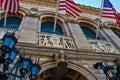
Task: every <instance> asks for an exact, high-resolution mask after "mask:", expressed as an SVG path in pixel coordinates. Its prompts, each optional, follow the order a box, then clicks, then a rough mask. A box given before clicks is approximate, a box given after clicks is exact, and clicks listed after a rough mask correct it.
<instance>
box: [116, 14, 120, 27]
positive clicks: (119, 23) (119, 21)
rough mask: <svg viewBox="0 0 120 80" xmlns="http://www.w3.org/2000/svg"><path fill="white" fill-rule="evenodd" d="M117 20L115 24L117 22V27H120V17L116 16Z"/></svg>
mask: <svg viewBox="0 0 120 80" xmlns="http://www.w3.org/2000/svg"><path fill="white" fill-rule="evenodd" d="M116 17H117V19H116V22H117V25H118V27H120V15H118V14H117V15H116Z"/></svg>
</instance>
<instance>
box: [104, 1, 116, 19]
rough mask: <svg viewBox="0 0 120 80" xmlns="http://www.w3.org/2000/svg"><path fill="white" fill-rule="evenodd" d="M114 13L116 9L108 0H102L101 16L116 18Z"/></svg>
mask: <svg viewBox="0 0 120 80" xmlns="http://www.w3.org/2000/svg"><path fill="white" fill-rule="evenodd" d="M115 14H116V10H115V9H114V7H113V5H112V4H111V3H110V1H109V0H104V4H103V12H102V17H103V18H116V16H115Z"/></svg>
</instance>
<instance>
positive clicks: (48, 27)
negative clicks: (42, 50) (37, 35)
mask: <svg viewBox="0 0 120 80" xmlns="http://www.w3.org/2000/svg"><path fill="white" fill-rule="evenodd" d="M53 29H54V22H43V23H42V24H41V32H45V33H54V34H60V35H62V34H63V31H62V28H61V26H60V25H59V24H56V30H55V32H54V31H53Z"/></svg>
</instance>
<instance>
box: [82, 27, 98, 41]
mask: <svg viewBox="0 0 120 80" xmlns="http://www.w3.org/2000/svg"><path fill="white" fill-rule="evenodd" d="M81 28H82V30H83V32H84V34H85V36H86V38H87V39H95V38H96V34H95V32H94V31H92V30H91V29H89V28H87V27H81Z"/></svg>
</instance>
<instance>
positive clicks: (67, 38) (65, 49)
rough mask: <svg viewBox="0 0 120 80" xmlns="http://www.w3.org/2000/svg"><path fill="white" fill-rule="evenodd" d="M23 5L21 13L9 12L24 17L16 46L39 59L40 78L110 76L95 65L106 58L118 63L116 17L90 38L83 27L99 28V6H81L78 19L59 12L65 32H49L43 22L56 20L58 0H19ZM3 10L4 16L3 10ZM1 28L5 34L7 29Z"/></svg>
mask: <svg viewBox="0 0 120 80" xmlns="http://www.w3.org/2000/svg"><path fill="white" fill-rule="evenodd" d="M20 6H21V7H20V11H19V13H18V14H12V13H8V17H9V16H12V17H17V18H20V19H21V23H20V26H19V28H18V29H17V30H15V31H16V37H18V38H19V39H18V43H17V47H18V48H21V47H23V49H22V50H21V52H20V54H21V55H24V54H25V55H26V57H29V56H31V55H32V57H31V58H32V60H33V61H34V60H38V59H39V64H40V65H41V66H42V68H41V71H40V76H39V78H38V80H107V78H106V75H105V73H104V72H103V70H102V69H95V68H94V67H93V65H94V64H95V63H97V62H105V63H106V64H107V65H110V66H113V67H114V68H115V66H116V65H115V62H114V60H116V59H119V56H120V37H119V35H120V28H118V27H117V25H116V23H115V20H111V19H102V20H101V22H100V30H99V35H98V36H99V39H89V38H87V37H86V35H85V34H84V32H83V30H82V28H83V27H85V28H87V29H88V30H92V31H93V32H94V33H95V32H96V29H97V27H98V19H99V9H96V8H91V7H87V6H80V8H81V10H82V13H81V16H80V17H79V18H77V19H74V18H72V17H70V16H69V15H67V14H65V13H62V12H58V18H57V24H59V25H60V26H61V28H62V31H63V34H62V35H58V34H47V33H44V32H41V27H42V26H41V24H42V23H44V22H54V19H55V6H56V4H55V1H53V0H47V1H45V0H33V1H31V0H20ZM0 13H1V14H0V16H1V19H2V18H3V17H4V11H2V10H1V11H0ZM0 30H1V31H0V32H1V34H2V33H3V30H6V29H5V28H1V29H0ZM8 31H9V32H12V31H14V30H13V29H10V30H8ZM1 37H2V35H1Z"/></svg>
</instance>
